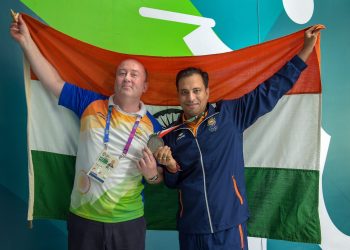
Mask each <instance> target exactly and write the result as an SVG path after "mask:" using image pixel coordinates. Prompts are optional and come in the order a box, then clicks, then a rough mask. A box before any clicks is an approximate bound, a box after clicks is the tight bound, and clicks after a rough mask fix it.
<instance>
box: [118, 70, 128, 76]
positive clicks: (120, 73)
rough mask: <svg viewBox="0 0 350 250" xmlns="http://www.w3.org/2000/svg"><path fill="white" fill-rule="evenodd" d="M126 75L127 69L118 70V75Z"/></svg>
mask: <svg viewBox="0 0 350 250" xmlns="http://www.w3.org/2000/svg"><path fill="white" fill-rule="evenodd" d="M125 75H126V72H125V71H119V72H118V76H125Z"/></svg>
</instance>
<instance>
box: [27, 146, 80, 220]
mask: <svg viewBox="0 0 350 250" xmlns="http://www.w3.org/2000/svg"><path fill="white" fill-rule="evenodd" d="M31 153H32V161H33V166H34V173H35V175H34V179H35V184H34V185H35V193H34V197H35V200H34V214H33V217H34V218H35V219H45V218H49V219H61V220H65V219H66V218H67V213H68V211H69V204H70V195H71V192H72V187H73V181H74V172H75V168H74V166H75V156H69V155H62V154H56V153H50V152H44V151H36V150H31Z"/></svg>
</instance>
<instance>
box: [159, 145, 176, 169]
mask: <svg viewBox="0 0 350 250" xmlns="http://www.w3.org/2000/svg"><path fill="white" fill-rule="evenodd" d="M154 156H155V158H156V159H157V161H158V163H160V164H162V165H167V164H168V163H169V162H170V161H172V160H173V156H172V153H171V149H170V147H168V146H164V147H161V148H159V149H158V150H157V151H156V153H155V154H154Z"/></svg>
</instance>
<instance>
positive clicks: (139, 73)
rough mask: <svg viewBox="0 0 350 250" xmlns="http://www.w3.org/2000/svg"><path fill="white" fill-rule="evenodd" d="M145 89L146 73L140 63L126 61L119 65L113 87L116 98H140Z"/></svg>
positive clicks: (146, 84) (131, 60) (130, 60)
mask: <svg viewBox="0 0 350 250" xmlns="http://www.w3.org/2000/svg"><path fill="white" fill-rule="evenodd" d="M147 87H148V83H147V82H146V73H145V69H144V67H143V65H142V64H141V63H139V62H138V61H136V60H133V59H127V60H125V61H123V62H122V63H121V64H120V65H119V67H118V69H117V72H116V78H115V85H114V91H115V93H116V94H117V95H118V97H135V98H141V96H142V94H143V93H145V92H146V90H147Z"/></svg>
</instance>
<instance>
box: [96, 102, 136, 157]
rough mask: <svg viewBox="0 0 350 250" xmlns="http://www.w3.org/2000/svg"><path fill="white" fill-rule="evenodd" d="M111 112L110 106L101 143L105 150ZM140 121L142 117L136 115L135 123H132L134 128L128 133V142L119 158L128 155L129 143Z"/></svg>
mask: <svg viewBox="0 0 350 250" xmlns="http://www.w3.org/2000/svg"><path fill="white" fill-rule="evenodd" d="M112 110H113V105H110V106H109V107H108V114H107V119H106V127H105V132H104V137H103V143H104V145H105V147H106V149H107V147H108V143H109V127H110V124H111V116H112ZM141 119H142V116H140V115H137V118H136V121H135V123H134V126H133V127H132V130H131V132H130V135H129V138H128V141H127V143H126V145H125V147H124V149H123V154H122V155H121V157H124V156H125V155H126V154H127V153H128V151H129V148H130V145H131V142H132V140H133V139H134V137H135V134H136V129H137V127H138V126H139V124H140V121H141Z"/></svg>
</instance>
